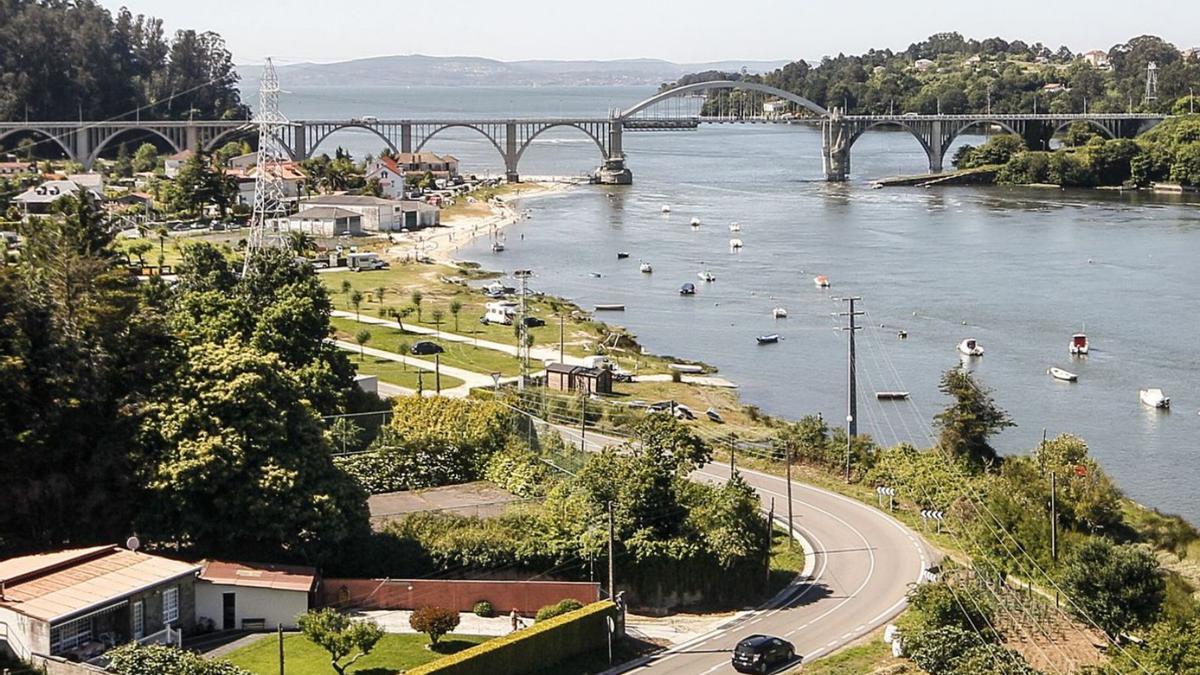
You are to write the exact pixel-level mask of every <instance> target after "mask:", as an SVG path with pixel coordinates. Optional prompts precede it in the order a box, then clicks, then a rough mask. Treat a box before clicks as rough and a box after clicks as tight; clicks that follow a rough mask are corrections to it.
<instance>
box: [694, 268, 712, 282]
mask: <svg viewBox="0 0 1200 675" xmlns="http://www.w3.org/2000/svg"><path fill="white" fill-rule="evenodd" d="M696 276H698V277H700V280H701V281H716V280H717V278H716V277H715V276H713V273H712V272H709V271H708V270H704V271H703V272H700V273H699V274H697V275H696Z"/></svg>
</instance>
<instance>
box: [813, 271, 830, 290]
mask: <svg viewBox="0 0 1200 675" xmlns="http://www.w3.org/2000/svg"><path fill="white" fill-rule="evenodd" d="M813 283H814V284H816V285H817V288H829V277H827V276H825V275H824V274H819V275H817V276H815V277H813Z"/></svg>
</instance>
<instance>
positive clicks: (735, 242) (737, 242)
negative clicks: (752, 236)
mask: <svg viewBox="0 0 1200 675" xmlns="http://www.w3.org/2000/svg"><path fill="white" fill-rule="evenodd" d="M741 247H742V240H741V239H738V238H736V237H735V238H733V239H730V240H729V248H733V249H738V248H741Z"/></svg>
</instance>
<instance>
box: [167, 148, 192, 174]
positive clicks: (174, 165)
mask: <svg viewBox="0 0 1200 675" xmlns="http://www.w3.org/2000/svg"><path fill="white" fill-rule="evenodd" d="M195 154H196V153H195V152H193V151H191V150H180V151H179V152H177V153H175V154H173V155H170V156H169V157H167V158H166V159H164V160H163V175H165V176H166V177H167V178H174V177H175V176H178V175H179V170H180V169H181V168H183V165H184V163H185V162H187V161H188V160H189V159H191V158H192V157H193V156H194V155H195Z"/></svg>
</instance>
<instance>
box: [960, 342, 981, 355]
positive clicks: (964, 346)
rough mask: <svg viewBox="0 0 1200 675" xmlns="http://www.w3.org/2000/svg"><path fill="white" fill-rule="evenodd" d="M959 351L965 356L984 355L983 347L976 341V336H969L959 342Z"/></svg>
mask: <svg viewBox="0 0 1200 675" xmlns="http://www.w3.org/2000/svg"><path fill="white" fill-rule="evenodd" d="M958 352H959V353H960V354H963V355H965V356H983V347H980V346H979V343H978V342H976V341H975V338H967V339H965V340H963V341H962V342H960V343H958Z"/></svg>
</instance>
